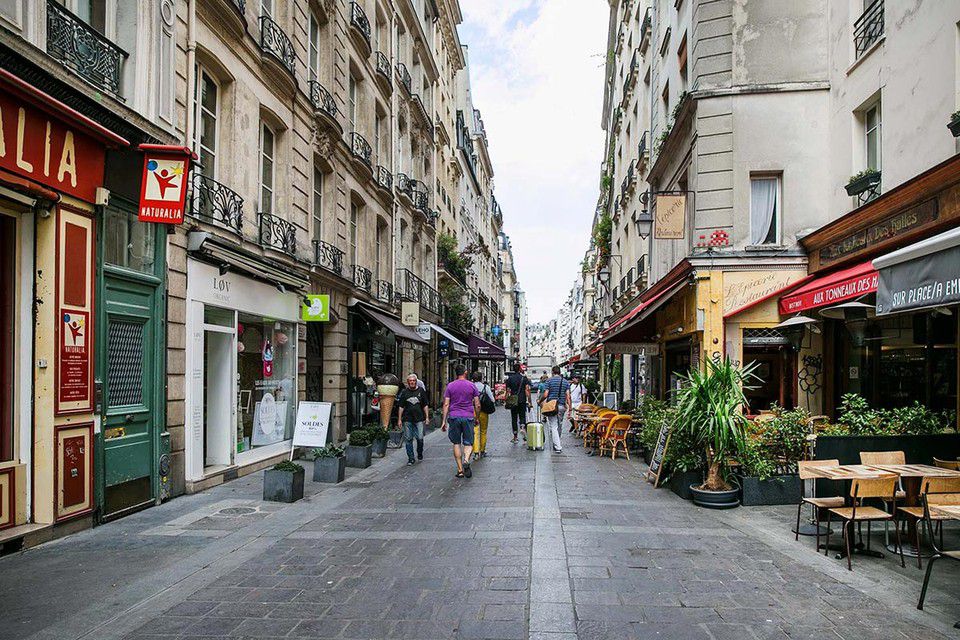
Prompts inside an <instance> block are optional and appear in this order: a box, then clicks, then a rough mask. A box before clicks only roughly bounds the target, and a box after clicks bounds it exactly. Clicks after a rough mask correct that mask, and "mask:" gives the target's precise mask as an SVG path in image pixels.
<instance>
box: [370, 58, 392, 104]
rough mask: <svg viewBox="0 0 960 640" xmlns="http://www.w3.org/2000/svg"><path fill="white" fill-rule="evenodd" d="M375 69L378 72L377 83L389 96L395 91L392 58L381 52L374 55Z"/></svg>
mask: <svg viewBox="0 0 960 640" xmlns="http://www.w3.org/2000/svg"><path fill="white" fill-rule="evenodd" d="M374 68H375V69H376V71H377V82H379V83H380V86H381V88H382V89H383V90H384V91H385V92H386V93H387V94H389V93H390V92H391V91H393V78H392V77H391V75H390V58H388V57H387V56H386V54H384V53H383V52H381V51H377V52H376V54H374Z"/></svg>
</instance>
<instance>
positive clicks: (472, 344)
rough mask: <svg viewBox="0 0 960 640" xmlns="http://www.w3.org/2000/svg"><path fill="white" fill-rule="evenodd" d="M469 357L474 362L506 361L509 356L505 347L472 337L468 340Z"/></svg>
mask: <svg viewBox="0 0 960 640" xmlns="http://www.w3.org/2000/svg"><path fill="white" fill-rule="evenodd" d="M467 345H468V353H467V356H468V357H469V358H472V359H473V360H506V359H507V354H506V353H505V352H504V350H503V347H498V346H497V345H495V344H493V343H491V342H487V341H486V340H484V339H483V338H481V337H479V336H470V337H469V338H468V339H467Z"/></svg>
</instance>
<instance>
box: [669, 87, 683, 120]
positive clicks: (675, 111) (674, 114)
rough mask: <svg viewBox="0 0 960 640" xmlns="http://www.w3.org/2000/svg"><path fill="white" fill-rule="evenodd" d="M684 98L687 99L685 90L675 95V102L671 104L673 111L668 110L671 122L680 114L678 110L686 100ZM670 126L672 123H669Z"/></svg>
mask: <svg viewBox="0 0 960 640" xmlns="http://www.w3.org/2000/svg"><path fill="white" fill-rule="evenodd" d="M686 99H687V92H686V91H683V92H681V93H680V95H679V96H677V104H675V105H673V111H672V112H670V120H671V121H672V122H676V121H677V116H679V115H680V111H681V110H682V109H683V103H684V102H685V101H686ZM671 128H672V125H671Z"/></svg>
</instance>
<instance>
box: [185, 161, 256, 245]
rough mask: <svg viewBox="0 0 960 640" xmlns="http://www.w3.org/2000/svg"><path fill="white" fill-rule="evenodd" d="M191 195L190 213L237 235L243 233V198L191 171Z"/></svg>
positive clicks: (211, 179) (212, 180)
mask: <svg viewBox="0 0 960 640" xmlns="http://www.w3.org/2000/svg"><path fill="white" fill-rule="evenodd" d="M192 182H193V185H192V186H193V197H192V199H191V200H190V215H192V216H193V217H195V218H197V219H199V220H203V221H204V222H210V223H212V224H216V225H219V226H221V227H223V228H224V229H228V230H230V231H232V232H233V233H235V234H237V235H238V236H239V235H242V234H243V198H241V197H240V196H239V195H238V194H237V193H236V192H235V191H233V190H232V189H228V188H227V187H225V186H224V185H223V184H221V183H219V182H217V181H216V180H214V179H213V178H208V177H207V176H205V175H203V174H202V173H200V172H194V173H193V178H192Z"/></svg>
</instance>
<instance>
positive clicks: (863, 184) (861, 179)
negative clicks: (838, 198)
mask: <svg viewBox="0 0 960 640" xmlns="http://www.w3.org/2000/svg"><path fill="white" fill-rule="evenodd" d="M878 184H880V172H879V171H877V170H876V169H865V170H863V171H861V172H860V173H858V174H856V175H854V176H851V177H850V181H849V182H847V186H846V187H844V189H846V190H847V195H848V196H855V195H859V194H861V193H863V192H864V191H866V190H867V189H870V188H871V187H874V186H876V185H878Z"/></svg>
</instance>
